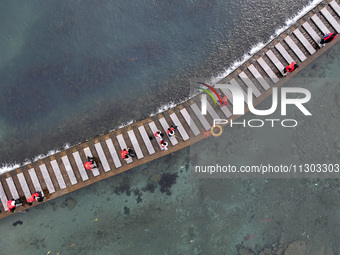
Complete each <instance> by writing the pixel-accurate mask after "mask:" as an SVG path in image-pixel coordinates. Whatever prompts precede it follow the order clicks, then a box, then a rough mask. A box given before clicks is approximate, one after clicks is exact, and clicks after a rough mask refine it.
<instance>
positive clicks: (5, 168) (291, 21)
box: [0, 0, 322, 174]
mask: <svg viewBox="0 0 340 255" xmlns="http://www.w3.org/2000/svg"><path fill="white" fill-rule="evenodd" d="M320 2H322V0H313V1H311V2H310V3H309V4H308V5H306V6H305V7H303V8H302V9H301V10H300V11H299V12H298V14H296V15H295V16H293V17H292V18H290V19H287V20H286V21H285V25H284V26H282V27H279V28H278V29H277V30H276V31H275V33H274V34H273V35H272V36H271V37H270V38H269V40H268V41H267V42H265V43H264V42H259V43H257V44H256V45H254V46H252V47H251V49H250V50H249V51H248V53H246V54H244V55H243V56H242V57H241V58H240V59H239V60H236V61H235V62H234V63H232V64H231V65H230V66H229V67H228V68H226V69H225V70H224V71H223V72H221V73H220V74H219V75H217V76H215V77H212V78H211V79H210V81H209V82H208V83H210V84H215V83H217V82H218V81H220V80H222V79H223V78H224V77H226V76H227V75H228V74H230V73H231V72H232V71H234V70H235V69H237V68H238V67H239V66H240V65H242V64H243V63H244V62H246V61H247V60H248V59H249V58H251V57H252V56H253V55H254V54H255V53H256V52H258V51H259V50H261V49H262V48H263V47H265V46H266V45H267V44H268V43H270V42H271V41H272V40H273V39H275V38H276V37H277V36H278V35H279V34H281V33H282V32H283V31H285V30H286V29H288V28H289V27H290V26H291V25H292V24H294V23H295V22H296V21H297V20H299V19H300V18H301V17H302V16H303V15H305V14H306V13H307V12H309V11H310V10H311V9H313V8H314V7H315V6H317V5H318V4H319V3H320ZM188 99H189V98H186V99H185V100H184V101H183V102H185V101H186V100H188ZM176 105H177V104H176V103H175V102H170V103H167V104H165V105H163V106H161V107H159V108H158V109H157V110H156V111H155V112H154V113H151V114H150V117H151V116H154V115H156V114H158V113H161V112H164V111H167V110H169V109H171V108H174V107H175V106H176ZM134 122H135V121H134V120H130V121H128V122H125V123H122V124H121V125H119V126H118V127H117V128H115V129H112V130H110V132H112V131H115V130H117V129H120V128H123V127H126V126H128V125H130V124H132V123H134ZM83 142H84V141H83ZM77 144H79V143H77ZM77 144H74V145H71V144H68V143H67V144H65V145H64V149H62V150H55V149H54V150H50V151H48V152H47V153H46V154H40V155H38V156H36V157H34V159H33V160H32V161H30V160H26V161H25V162H23V163H13V164H3V165H2V167H0V174H1V173H5V172H8V171H11V170H13V169H16V168H18V167H21V166H23V165H27V164H30V163H32V162H35V161H38V160H40V159H43V158H45V157H48V156H51V155H53V154H56V153H58V152H60V151H63V150H66V149H68V148H70V147H72V146H76V145H77Z"/></svg>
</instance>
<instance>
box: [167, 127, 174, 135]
mask: <svg viewBox="0 0 340 255" xmlns="http://www.w3.org/2000/svg"><path fill="white" fill-rule="evenodd" d="M174 131H175V129H174V128H173V127H170V128H168V130H167V131H166V132H167V133H168V135H173V134H174ZM170 132H171V134H170Z"/></svg>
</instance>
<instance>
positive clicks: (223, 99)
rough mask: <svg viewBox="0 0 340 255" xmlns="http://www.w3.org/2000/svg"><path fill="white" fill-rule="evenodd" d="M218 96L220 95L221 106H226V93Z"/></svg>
mask: <svg viewBox="0 0 340 255" xmlns="http://www.w3.org/2000/svg"><path fill="white" fill-rule="evenodd" d="M220 97H221V101H222V106H226V105H227V103H228V97H227V95H224V96H223V95H222V94H221V95H220Z"/></svg>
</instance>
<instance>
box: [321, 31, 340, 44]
mask: <svg viewBox="0 0 340 255" xmlns="http://www.w3.org/2000/svg"><path fill="white" fill-rule="evenodd" d="M337 36H338V34H336V33H329V34H326V35H324V37H322V39H321V41H320V44H321V46H326V43H330V42H331V41H333V40H334V39H335V38H336V37H337Z"/></svg>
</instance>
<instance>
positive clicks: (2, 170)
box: [0, 143, 79, 174]
mask: <svg viewBox="0 0 340 255" xmlns="http://www.w3.org/2000/svg"><path fill="white" fill-rule="evenodd" d="M77 144H79V143H77ZM75 145H76V144H75ZM75 145H73V146H75ZM70 147H71V144H69V143H66V144H65V145H64V147H63V149H59V150H57V149H53V150H50V151H48V152H47V153H46V154H40V155H37V156H35V157H34V158H33V160H29V159H26V160H25V161H24V162H22V163H12V164H2V166H1V167H0V174H3V173H6V172H9V171H11V170H13V169H16V168H19V167H21V166H24V165H28V164H31V163H33V162H35V161H38V160H40V159H43V158H46V157H48V156H51V155H53V154H56V153H58V152H61V151H63V150H66V149H68V148H70Z"/></svg>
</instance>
